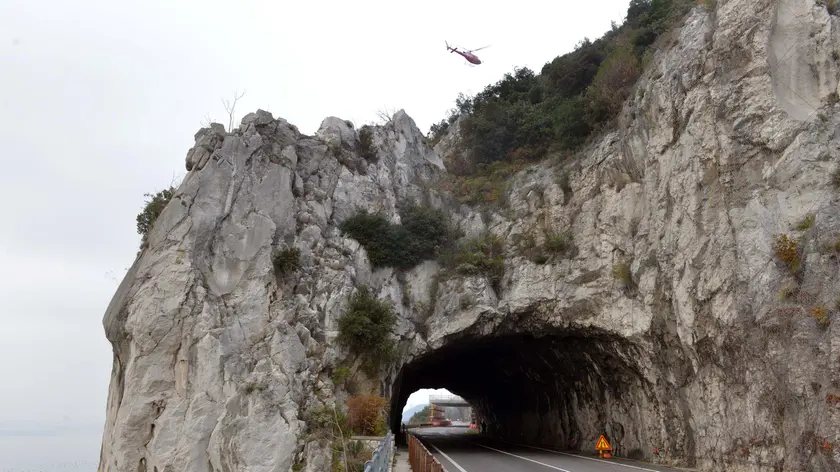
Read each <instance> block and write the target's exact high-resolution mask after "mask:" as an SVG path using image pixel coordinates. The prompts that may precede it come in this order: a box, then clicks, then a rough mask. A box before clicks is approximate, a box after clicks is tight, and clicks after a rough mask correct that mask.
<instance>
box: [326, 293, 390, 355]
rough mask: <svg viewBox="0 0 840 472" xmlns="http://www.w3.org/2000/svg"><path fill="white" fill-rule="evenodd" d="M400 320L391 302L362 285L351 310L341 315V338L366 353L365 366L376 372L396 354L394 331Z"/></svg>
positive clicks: (352, 348)
mask: <svg viewBox="0 0 840 472" xmlns="http://www.w3.org/2000/svg"><path fill="white" fill-rule="evenodd" d="M396 320H397V318H396V316H395V315H394V312H393V310H392V307H391V305H390V304H389V303H388V302H386V301H383V300H378V299H377V298H376V297H375V296H374V295H373V294H372V293H371V291H370V289H369V288H368V287H366V286H362V287H359V290H358V291H357V292H356V293H355V294H354V295H353V296H352V297H351V298H350V303H349V305H348V307H347V311H346V312H345V313H344V315H342V316H341V318H339V319H338V338H337V341H338V343H339V344H341V345H342V346H345V347H347V348H348V349H350V351H351V352H353V353H354V354H357V355H359V356H362V357H364V359H365V360H364V364H365V367H366V368H367V369H368V370H369V371H371V372H375V371H376V369H378V367H379V366H380V365H381V364H382V362H386V361H388V360H389V359H390V358H391V356H392V355H393V351H394V342H393V340H392V339H391V338H390V334H391V329H392V328H393V327H394V323H396Z"/></svg>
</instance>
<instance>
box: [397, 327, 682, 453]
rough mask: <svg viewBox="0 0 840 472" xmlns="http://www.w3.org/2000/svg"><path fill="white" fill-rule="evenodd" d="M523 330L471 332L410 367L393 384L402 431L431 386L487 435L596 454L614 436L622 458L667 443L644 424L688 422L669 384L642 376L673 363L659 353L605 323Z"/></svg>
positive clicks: (671, 425) (675, 426) (675, 425)
mask: <svg viewBox="0 0 840 472" xmlns="http://www.w3.org/2000/svg"><path fill="white" fill-rule="evenodd" d="M524 329H528V330H529V331H528V332H518V333H517V332H509V333H507V334H502V335H485V336H478V335H476V336H473V337H468V336H463V337H461V338H460V339H457V340H452V341H450V342H447V343H444V345H443V346H441V347H439V348H438V349H435V350H433V351H430V352H427V353H424V354H422V355H420V356H417V357H416V358H413V359H410V360H409V361H408V362H406V363H405V364H404V365H402V366H401V368H400V369H399V371H398V372H397V374H396V377H395V379H394V380H393V383H392V385H391V395H390V401H391V416H390V418H391V420H390V421H391V427H392V428H393V430H394V431H399V428H400V415H399V412H400V411H401V410H402V407H403V405H404V404H405V402H406V399H407V398H408V396H409V395H410V394H411V393H412V392H414V391H416V390H419V389H422V388H443V389H446V390H448V391H449V392H451V393H452V394H454V395H455V396H458V397H460V398H461V399H463V401H465V402H466V403H468V404H469V405H470V407H471V410H472V411H471V420H470V421H471V423H472V424H475V425H476V429H477V430H478V431H477V432H478V433H479V434H480V435H482V436H487V437H492V438H496V439H499V440H515V441H518V442H523V443H529V444H533V445H539V446H544V447H551V448H556V449H559V450H567V451H587V452H591V451H595V449H594V447H595V444H596V442H597V440H598V438H599V437H600V435H601V434H605V435H606V436H607V437H608V438H609V440H610V443H611V444H612V446H613V448H614V450H613V454H614V455H616V457H619V456H621V455H624V456H625V457H633V458H645V457H650V456H651V454H652V453H653V452H652V447H660V446H661V445H662V444H663V441H662V440H660V439H659V438H656V437H651V436H650V433H649V431H648V430H646V429H644V426H642V425H645V424H648V423H649V422H651V421H660V422H662V423H663V424H665V425H666V428H669V429H674V430H676V429H678V428H685V425H684V424H682V422H683V421H685V419H684V417H683V416H682V414H681V413H680V412H679V405H677V404H675V403H674V402H667V401H665V402H661V401H658V398H657V392H656V389H657V388H661V387H658V384H656V383H654V382H652V381H651V380H650V378H649V377H646V376H645V375H643V374H642V371H643V369H644V368H648V369H650V368H651V367H650V366H653V367H654V368H658V367H660V366H663V365H664V364H665V362H664V361H662V360H660V359H655V358H654V359H652V358H651V351H650V350H645V349H643V347H642V346H639V345H637V344H635V343H633V342H631V341H629V340H628V339H626V338H623V337H621V336H618V335H615V334H613V333H609V332H606V331H604V330H600V329H596V328H576V329H558V328H546V329H534V327H532V326H528V327H527V328H523V330H524ZM654 381H655V379H654ZM466 429H471V428H469V426H468V427H467V428H466ZM671 447H681V446H680V445H674V446H671Z"/></svg>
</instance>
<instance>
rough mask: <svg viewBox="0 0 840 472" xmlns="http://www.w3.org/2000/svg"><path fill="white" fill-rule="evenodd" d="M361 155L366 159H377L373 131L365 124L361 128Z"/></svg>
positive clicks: (372, 160) (373, 160)
mask: <svg viewBox="0 0 840 472" xmlns="http://www.w3.org/2000/svg"><path fill="white" fill-rule="evenodd" d="M359 155H360V156H362V157H363V158H364V159H365V160H367V161H371V162H375V161H376V149H375V148H374V146H373V131H371V129H370V126H368V125H365V126H362V128H361V129H360V130H359Z"/></svg>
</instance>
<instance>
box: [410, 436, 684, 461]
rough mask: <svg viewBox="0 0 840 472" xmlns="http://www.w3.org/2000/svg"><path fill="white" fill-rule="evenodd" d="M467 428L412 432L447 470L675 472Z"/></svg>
mask: <svg viewBox="0 0 840 472" xmlns="http://www.w3.org/2000/svg"><path fill="white" fill-rule="evenodd" d="M468 431H469V430H468V429H467V428H453V427H447V428H422V429H415V430H413V431H412V432H413V433H414V434H416V435H417V437H418V438H420V439H421V440H422V441H423V443H424V444H426V448H427V449H429V452H431V453H432V454H433V455H434V456H435V458H437V460H438V461H440V463H441V464H443V467H444V468H446V470H447V472H520V471H522V472H550V471H553V470H556V471H561V472H676V471H677V470H678V469H671V468H667V467H660V466H656V465H650V464H647V463H644V462H637V461H630V460H623V459H615V458H613V459H603V460H602V459H598V458H597V457H594V458H593V457H586V456H581V455H575V454H567V453H562V452H556V451H549V450H546V449H540V448H534V447H528V446H517V445H511V444H508V443H502V442H498V441H493V440H491V439H488V438H485V437H482V436H479V435H478V434H474V433H470V432H468Z"/></svg>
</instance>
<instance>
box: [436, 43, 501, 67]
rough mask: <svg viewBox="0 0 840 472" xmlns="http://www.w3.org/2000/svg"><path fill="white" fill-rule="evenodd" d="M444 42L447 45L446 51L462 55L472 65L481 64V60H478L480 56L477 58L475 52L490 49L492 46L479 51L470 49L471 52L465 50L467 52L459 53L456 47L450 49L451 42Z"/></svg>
mask: <svg viewBox="0 0 840 472" xmlns="http://www.w3.org/2000/svg"><path fill="white" fill-rule="evenodd" d="M444 42H445V43H446V49H447V50H448V51H449V52H454V53H458V54H460V55H461V56H462V57H463V58H464V59H466V60H467V61H468V62H469V63H470V64H476V65H478V64H481V59H479V58H478V56H476V55H475V54H473V52H475V51H481V50H482V49H484V48H488V47H490V46H484V47H480V48H478V49H470V50H465V51H459V50H458V48H457V47H455V48H453V47H450V46H449V42H448V41H444Z"/></svg>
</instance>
